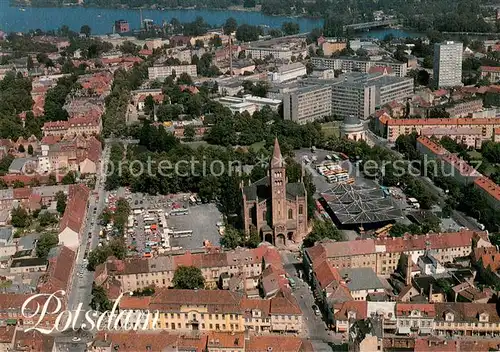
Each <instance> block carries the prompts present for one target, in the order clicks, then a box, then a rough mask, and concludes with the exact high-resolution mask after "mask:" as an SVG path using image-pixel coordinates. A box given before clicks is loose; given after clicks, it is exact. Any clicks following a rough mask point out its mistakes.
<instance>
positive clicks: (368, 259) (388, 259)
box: [304, 230, 491, 277]
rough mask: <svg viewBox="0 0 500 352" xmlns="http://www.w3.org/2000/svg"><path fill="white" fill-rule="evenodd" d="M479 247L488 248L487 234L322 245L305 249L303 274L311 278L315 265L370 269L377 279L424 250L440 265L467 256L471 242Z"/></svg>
mask: <svg viewBox="0 0 500 352" xmlns="http://www.w3.org/2000/svg"><path fill="white" fill-rule="evenodd" d="M474 238H476V239H478V246H484V247H488V246H491V244H490V243H489V241H488V237H487V233H486V232H474V231H468V230H467V231H465V230H464V231H460V232H450V233H436V234H427V235H417V236H410V235H406V236H404V237H398V238H396V237H389V238H379V239H366V240H355V241H346V242H330V241H324V242H321V243H318V244H317V245H316V246H314V247H311V248H308V249H307V250H306V251H305V255H304V266H305V274H306V275H308V276H309V277H312V274H313V272H314V268H315V264H314V263H315V261H320V262H321V261H323V260H324V258H327V260H328V262H330V263H331V265H332V266H333V267H336V268H340V269H342V268H365V267H368V268H372V269H373V270H374V271H375V272H376V273H377V275H390V274H391V273H393V272H394V270H395V269H396V268H397V265H398V262H399V258H400V256H401V254H402V253H405V254H407V255H409V256H411V258H412V260H413V262H414V263H417V260H418V258H419V257H420V256H422V255H424V253H425V250H426V249H427V250H430V251H431V253H432V255H433V256H434V258H436V260H438V261H439V262H441V263H448V262H452V261H453V259H454V258H457V257H462V256H466V255H468V254H470V252H471V250H472V240H473V239H474Z"/></svg>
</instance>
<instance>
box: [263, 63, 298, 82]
mask: <svg viewBox="0 0 500 352" xmlns="http://www.w3.org/2000/svg"><path fill="white" fill-rule="evenodd" d="M305 75H307V70H306V67H305V66H304V64H302V63H301V62H295V63H292V64H289V65H283V66H279V67H278V70H277V71H276V72H269V77H270V78H271V81H273V82H277V83H283V82H286V81H291V80H294V79H297V78H299V77H302V76H305Z"/></svg>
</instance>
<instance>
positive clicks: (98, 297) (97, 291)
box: [90, 283, 113, 312]
mask: <svg viewBox="0 0 500 352" xmlns="http://www.w3.org/2000/svg"><path fill="white" fill-rule="evenodd" d="M90 308H92V309H93V310H95V311H98V312H105V311H109V310H111V309H112V308H113V305H112V303H111V301H110V300H109V299H108V296H107V294H106V290H104V288H103V287H102V286H96V285H95V283H94V284H92V300H91V301H90Z"/></svg>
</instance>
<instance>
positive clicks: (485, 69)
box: [480, 66, 500, 72]
mask: <svg viewBox="0 0 500 352" xmlns="http://www.w3.org/2000/svg"><path fill="white" fill-rule="evenodd" d="M480 70H481V71H482V72H500V67H496V66H481V68H480Z"/></svg>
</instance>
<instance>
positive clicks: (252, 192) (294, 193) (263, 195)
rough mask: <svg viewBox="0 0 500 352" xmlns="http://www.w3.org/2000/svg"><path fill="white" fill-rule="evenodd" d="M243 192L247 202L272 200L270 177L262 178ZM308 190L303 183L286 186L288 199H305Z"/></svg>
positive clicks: (246, 187)
mask: <svg viewBox="0 0 500 352" xmlns="http://www.w3.org/2000/svg"><path fill="white" fill-rule="evenodd" d="M243 192H244V193H245V196H246V198H247V200H257V199H261V200H265V199H269V198H271V187H270V186H269V177H267V176H266V177H264V178H261V179H260V180H258V181H255V182H254V183H252V184H251V185H249V186H245V187H243ZM305 195H306V189H305V187H304V184H303V183H300V182H292V183H287V184H286V196H287V198H288V199H292V200H293V199H295V197H305Z"/></svg>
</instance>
